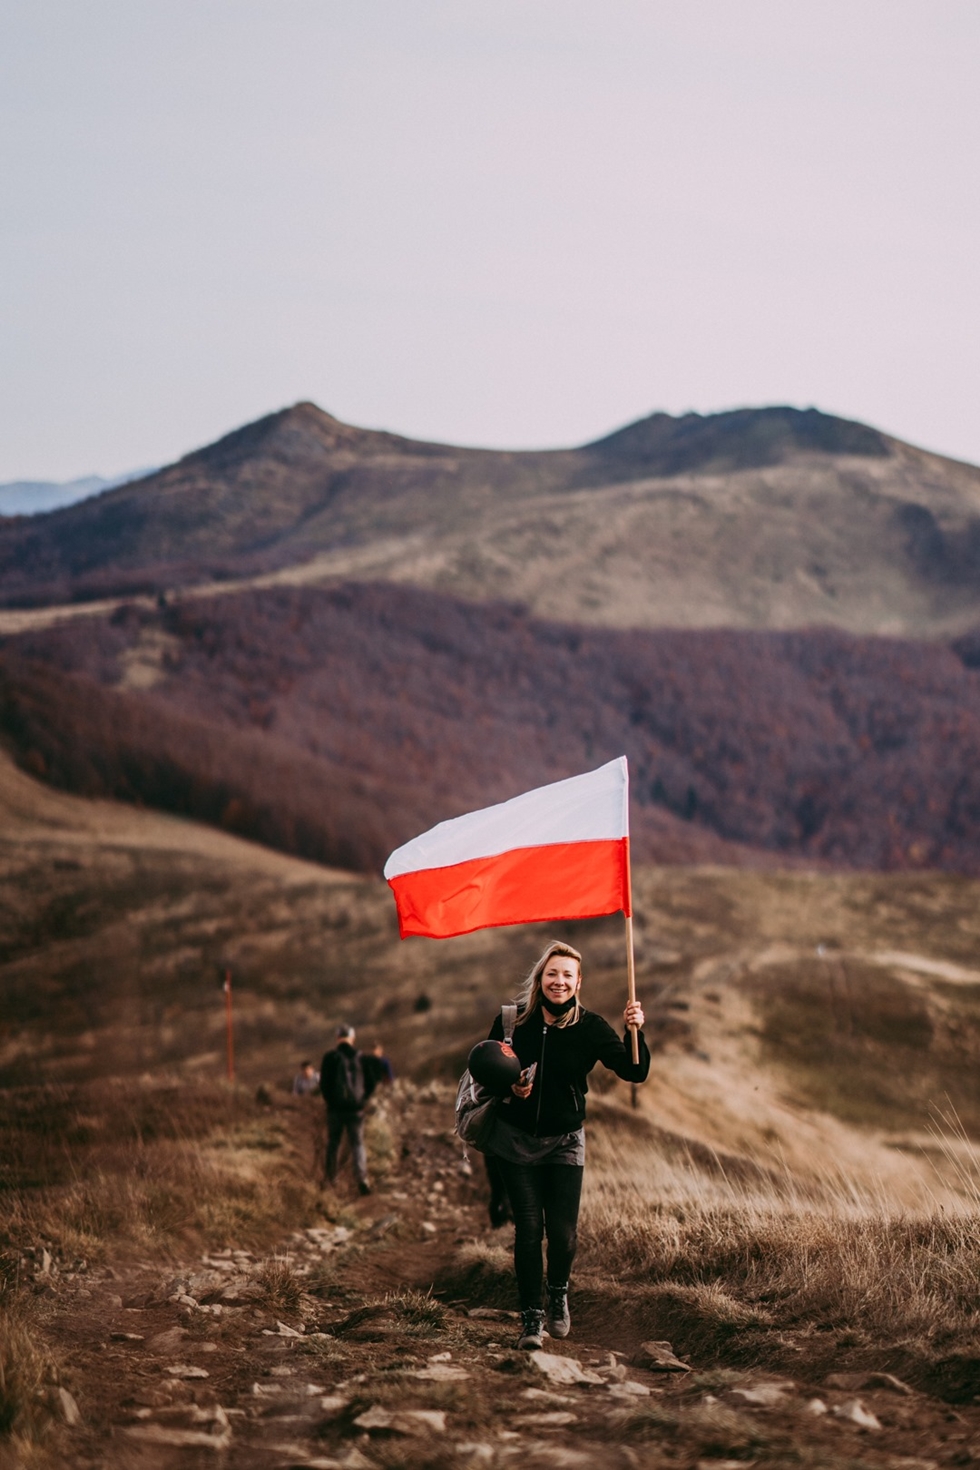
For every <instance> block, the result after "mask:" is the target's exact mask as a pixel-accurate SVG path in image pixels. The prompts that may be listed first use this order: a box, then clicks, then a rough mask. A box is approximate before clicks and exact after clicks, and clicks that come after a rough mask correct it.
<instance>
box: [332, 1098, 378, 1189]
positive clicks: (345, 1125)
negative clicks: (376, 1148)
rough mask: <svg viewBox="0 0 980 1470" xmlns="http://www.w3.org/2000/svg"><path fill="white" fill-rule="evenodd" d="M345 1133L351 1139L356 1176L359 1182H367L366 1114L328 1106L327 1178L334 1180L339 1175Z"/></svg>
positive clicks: (351, 1151)
mask: <svg viewBox="0 0 980 1470" xmlns="http://www.w3.org/2000/svg"><path fill="white" fill-rule="evenodd" d="M345 1133H346V1134H347V1137H348V1139H349V1140H350V1155H351V1163H352V1164H353V1165H354V1177H355V1178H356V1180H357V1182H358V1184H366V1183H367V1177H368V1173H367V1150H366V1149H365V1147H364V1114H363V1113H338V1112H337V1111H336V1110H335V1109H334V1108H327V1158H326V1168H327V1178H328V1179H329V1180H331V1181H333V1180H334V1179H336V1177H337V1155H338V1153H339V1152H340V1145H341V1141H342V1140H343V1137H344V1134H345Z"/></svg>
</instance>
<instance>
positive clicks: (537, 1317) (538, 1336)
mask: <svg viewBox="0 0 980 1470" xmlns="http://www.w3.org/2000/svg"><path fill="white" fill-rule="evenodd" d="M543 1342H544V1312H542V1310H541V1308H540V1307H526V1308H525V1310H524V1311H523V1312H522V1313H521V1336H520V1341H519V1342H518V1344H517V1346H518V1347H519V1348H525V1349H526V1350H527V1351H528V1352H529V1353H530V1352H533V1351H534V1349H535V1348H539V1347H541V1345H542V1343H543Z"/></svg>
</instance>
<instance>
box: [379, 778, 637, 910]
mask: <svg viewBox="0 0 980 1470" xmlns="http://www.w3.org/2000/svg"><path fill="white" fill-rule="evenodd" d="M385 877H386V878H387V879H388V882H389V884H390V885H391V888H392V891H393V892H394V895H395V903H396V905H397V907H398V927H399V931H400V933H401V936H402V938H403V939H404V938H405V937H406V936H407V935H409V934H425V935H428V936H429V937H430V938H431V939H448V938H450V936H452V935H454V934H470V933H471V932H472V931H473V930H474V929H493V928H496V927H498V926H500V925H503V924H531V923H535V922H537V921H539V920H546V919H592V918H596V917H598V916H599V915H600V914H614V913H617V912H618V911H619V910H620V909H621V910H622V911H623V913H624V914H626V915H629V914H630V913H631V912H632V905H631V900H630V859H629V775H628V772H627V769H626V757H625V756H620V758H619V759H618V760H615V761H610V762H609V763H608V765H605V766H600V767H599V769H598V770H597V771H589V772H588V773H587V774H586V775H584V776H572V777H570V778H569V779H568V780H567V781H555V782H554V784H553V785H551V786H539V787H537V788H536V789H535V790H534V791H526V792H525V793H524V795H523V796H515V797H513V798H512V800H510V801H503V802H501V803H500V804H499V806H488V807H485V808H484V809H483V810H482V811H478V812H467V814H466V815H465V816H463V817H453V818H452V820H451V821H448V822H440V823H439V825H438V826H437V827H433V828H431V830H430V831H428V832H423V833H422V835H421V837H413V838H412V841H411V842H406V843H405V845H404V847H399V848H396V849H395V851H394V852H393V853H392V854H391V857H390V858H389V859H388V861H387V862H386V863H385Z"/></svg>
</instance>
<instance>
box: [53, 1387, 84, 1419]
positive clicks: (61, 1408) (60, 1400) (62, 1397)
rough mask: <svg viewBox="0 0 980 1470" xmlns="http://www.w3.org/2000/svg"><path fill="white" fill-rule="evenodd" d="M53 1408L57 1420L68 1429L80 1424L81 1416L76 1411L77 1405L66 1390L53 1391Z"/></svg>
mask: <svg viewBox="0 0 980 1470" xmlns="http://www.w3.org/2000/svg"><path fill="white" fill-rule="evenodd" d="M54 1406H55V1409H56V1410H57V1413H58V1416H59V1418H60V1419H61V1420H62V1422H63V1423H65V1424H67V1425H68V1428H69V1429H74V1428H75V1426H76V1425H77V1424H81V1422H82V1416H81V1414H80V1413H79V1411H78V1405H77V1404H76V1402H75V1400H74V1398H73V1397H72V1395H71V1394H70V1393H69V1392H68V1390H67V1388H58V1389H55V1393H54Z"/></svg>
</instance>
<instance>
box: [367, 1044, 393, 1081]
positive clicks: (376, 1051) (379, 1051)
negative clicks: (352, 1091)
mask: <svg viewBox="0 0 980 1470" xmlns="http://www.w3.org/2000/svg"><path fill="white" fill-rule="evenodd" d="M371 1055H372V1056H373V1057H375V1058H376V1059H377V1062H378V1066H379V1067H380V1068H381V1081H382V1082H394V1080H395V1069H394V1067H393V1066H392V1065H391V1062H390V1060H389V1059H388V1057H386V1056H385V1052H384V1047H383V1046H382V1045H381V1042H380V1041H376V1042H375V1043H374V1046H373V1047H372V1048H371Z"/></svg>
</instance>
